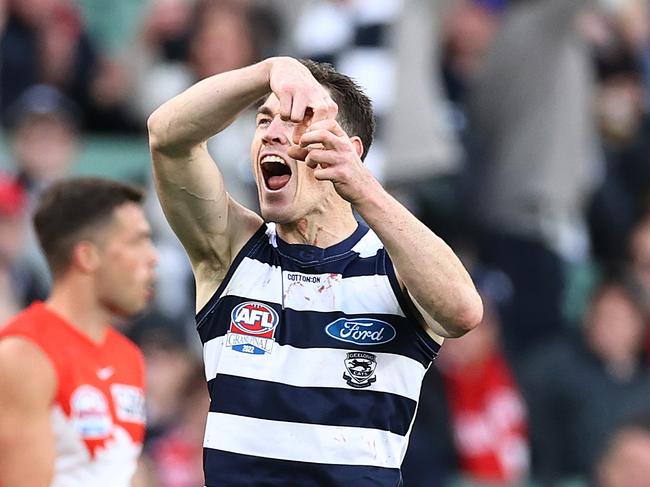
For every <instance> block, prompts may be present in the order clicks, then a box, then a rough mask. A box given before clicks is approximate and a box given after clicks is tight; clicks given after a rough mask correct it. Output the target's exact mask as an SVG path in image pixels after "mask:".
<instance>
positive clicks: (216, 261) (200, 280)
mask: <svg viewBox="0 0 650 487" xmlns="http://www.w3.org/2000/svg"><path fill="white" fill-rule="evenodd" d="M229 206H230V208H229V211H228V215H229V218H233V219H234V220H235V221H236V223H234V224H232V225H230V232H229V233H228V234H227V235H226V236H221V237H219V236H215V237H214V238H215V239H219V238H224V239H227V242H223V243H222V244H221V245H219V244H217V243H216V242H215V243H214V244H213V245H211V246H210V247H211V248H212V249H213V252H212V253H210V254H209V255H204V256H203V257H202V258H201V259H200V260H199V261H193V262H192V270H193V272H194V279H195V282H196V310H197V312H198V310H200V309H201V308H203V306H204V305H205V304H206V303H207V302H208V301H209V300H210V298H211V297H212V295H213V294H214V293H215V291H216V290H217V288H218V287H219V286H220V285H221V283H222V282H223V280H224V279H225V277H226V275H227V274H228V271H229V270H230V267H231V266H232V264H233V262H234V261H235V259H236V258H237V255H239V253H240V252H241V250H242V248H243V247H244V246H245V245H246V243H247V242H248V241H249V240H250V239H251V238H252V237H253V235H255V232H257V231H258V230H259V229H260V227H261V226H262V225H263V224H264V220H263V219H262V217H260V216H259V215H258V214H257V213H255V212H253V211H251V210H249V209H248V208H246V207H244V206H243V205H241V204H239V203H237V202H236V201H235V200H233V199H232V198H231V199H230V202H229ZM224 249H227V251H225V252H224Z"/></svg>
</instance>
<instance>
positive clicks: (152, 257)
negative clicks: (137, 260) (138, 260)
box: [149, 242, 160, 267]
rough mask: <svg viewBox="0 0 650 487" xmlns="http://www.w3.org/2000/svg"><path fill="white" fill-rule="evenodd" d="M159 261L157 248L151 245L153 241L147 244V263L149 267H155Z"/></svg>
mask: <svg viewBox="0 0 650 487" xmlns="http://www.w3.org/2000/svg"><path fill="white" fill-rule="evenodd" d="M159 261H160V254H159V253H158V249H156V247H155V246H154V245H153V242H152V243H150V244H149V265H150V266H151V267H156V266H157V265H158V262H159Z"/></svg>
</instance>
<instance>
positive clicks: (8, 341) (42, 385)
mask: <svg viewBox="0 0 650 487" xmlns="http://www.w3.org/2000/svg"><path fill="white" fill-rule="evenodd" d="M56 387H57V376H56V371H55V369H54V365H53V364H52V362H51V361H50V359H49V358H48V357H47V356H46V354H45V352H44V351H43V350H41V349H40V347H39V346H38V345H36V344H35V343H33V342H32V341H30V340H29V339H27V338H22V337H17V336H16V337H6V338H3V339H2V340H0V410H3V409H5V408H11V407H12V406H13V407H16V408H18V407H20V408H26V411H23V412H27V411H28V410H31V409H38V408H41V407H44V406H45V407H48V406H49V405H50V403H51V401H52V399H53V398H54V393H55V391H56Z"/></svg>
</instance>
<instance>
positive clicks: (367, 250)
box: [352, 230, 384, 258]
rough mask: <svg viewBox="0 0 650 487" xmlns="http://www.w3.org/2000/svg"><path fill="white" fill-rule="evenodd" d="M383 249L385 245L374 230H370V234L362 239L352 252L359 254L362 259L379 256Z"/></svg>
mask: <svg viewBox="0 0 650 487" xmlns="http://www.w3.org/2000/svg"><path fill="white" fill-rule="evenodd" d="M383 248H384V244H383V243H382V242H381V240H379V237H378V236H377V234H376V233H375V232H373V231H372V230H368V232H367V233H366V234H365V235H364V236H363V237H361V240H359V241H358V242H357V243H356V245H355V246H354V247H352V252H356V253H358V254H359V257H361V258H366V257H374V256H375V255H377V252H378V251H379V249H383Z"/></svg>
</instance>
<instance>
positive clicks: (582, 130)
mask: <svg viewBox="0 0 650 487" xmlns="http://www.w3.org/2000/svg"><path fill="white" fill-rule="evenodd" d="M511 3H512V6H511V7H509V8H508V10H507V12H506V13H505V14H504V16H503V19H502V23H501V30H500V32H499V33H498V35H497V36H496V38H495V40H494V43H493V45H492V46H491V48H490V50H489V52H488V55H487V58H486V59H485V61H484V69H483V70H482V72H481V73H479V74H478V75H477V76H476V79H475V82H474V84H473V85H472V87H471V90H472V93H471V97H470V115H471V120H470V122H471V126H470V129H471V130H475V131H476V132H475V135H476V139H477V140H478V143H479V149H480V150H479V153H478V154H477V155H476V156H475V157H474V158H473V159H472V160H471V161H470V162H471V163H470V164H469V165H468V167H467V171H468V174H469V177H470V178H471V179H472V180H473V181H474V184H473V185H472V186H471V188H472V189H471V190H470V191H468V198H467V201H466V202H465V204H466V211H467V213H468V215H470V217H471V218H472V220H473V221H474V222H475V223H476V225H477V227H478V228H479V229H480V230H481V231H482V240H481V241H480V244H481V247H482V248H481V251H482V252H481V255H482V258H483V259H485V260H487V261H488V263H491V264H492V265H494V266H495V267H498V268H501V269H502V270H503V271H504V272H505V273H506V274H508V275H509V277H510V278H511V279H512V281H513V287H514V292H515V296H514V299H513V305H512V306H511V307H509V308H508V309H506V310H504V315H503V325H504V327H503V336H504V341H505V345H506V351H507V353H508V354H509V356H511V357H513V358H518V357H522V356H524V355H525V354H526V352H528V351H529V350H530V348H531V347H532V346H533V345H535V344H537V343H539V342H541V341H543V340H545V339H548V338H549V337H551V336H553V335H554V334H557V333H558V332H559V331H560V330H561V329H562V326H563V324H562V312H561V308H562V299H563V291H564V289H563V286H564V275H563V272H564V264H565V262H566V261H574V262H580V261H582V260H584V259H585V258H587V257H588V255H589V254H588V238H587V234H586V231H585V223H584V218H583V207H584V205H585V202H586V200H587V198H588V196H589V195H590V193H591V190H592V189H593V187H594V185H595V183H596V181H597V176H598V174H599V171H600V162H601V154H600V153H599V151H598V144H597V133H596V128H595V123H594V121H593V117H592V110H591V107H592V98H593V91H594V86H593V79H592V68H591V65H590V62H591V55H590V52H589V49H588V46H587V43H586V41H585V40H584V38H583V37H582V36H581V35H580V34H579V32H578V30H577V19H578V16H579V14H580V13H581V12H582V8H583V7H584V6H585V5H587V4H588V3H589V1H588V0H528V1H516V2H511Z"/></svg>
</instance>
